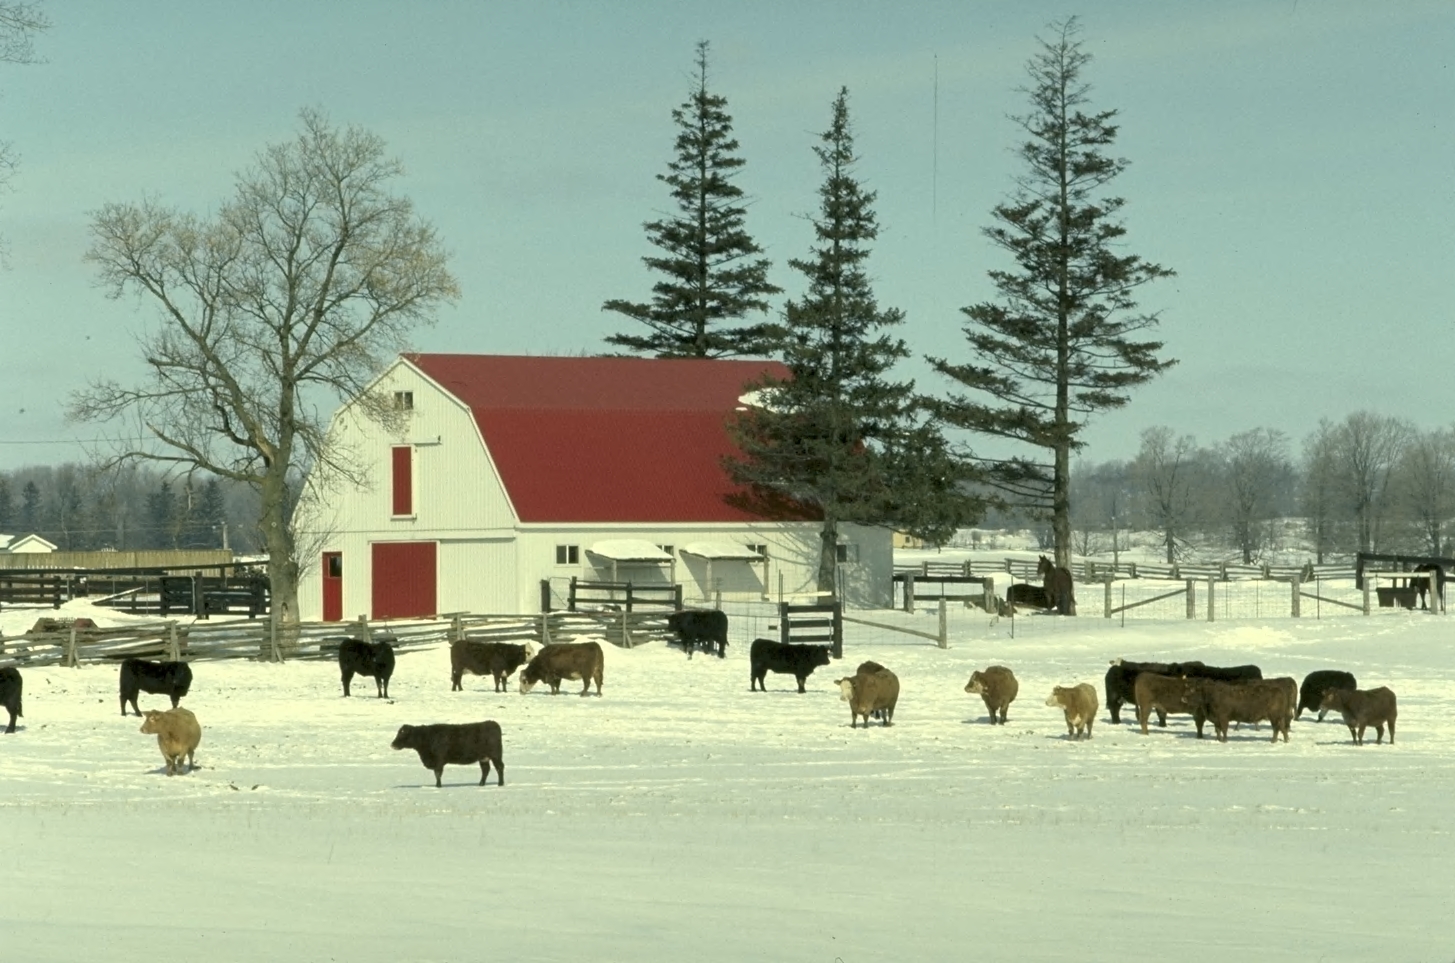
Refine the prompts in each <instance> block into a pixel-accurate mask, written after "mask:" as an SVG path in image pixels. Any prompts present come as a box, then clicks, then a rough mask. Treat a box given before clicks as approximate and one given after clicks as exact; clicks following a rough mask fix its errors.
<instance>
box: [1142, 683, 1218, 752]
mask: <svg viewBox="0 0 1455 963" xmlns="http://www.w3.org/2000/svg"><path fill="white" fill-rule="evenodd" d="M1203 684H1204V680H1202V679H1187V678H1183V677H1181V676H1171V675H1159V674H1157V673H1156V672H1140V673H1138V674H1137V681H1136V682H1134V683H1132V693H1133V696H1134V698H1135V699H1136V702H1137V724H1138V725H1140V726H1141V727H1142V735H1144V736H1145V735H1146V734H1147V720H1148V719H1149V718H1150V717H1151V715H1152V710H1153V709H1155V710H1157V715H1158V717H1159V721H1158V725H1163V724H1164V723H1163V722H1162V721H1161V720H1165V719H1166V715H1165V714H1166V713H1168V712H1178V713H1184V714H1188V715H1191V716H1192V718H1193V721H1194V722H1196V723H1197V737H1198V738H1199V739H1201V738H1202V726H1203V723H1204V722H1206V721H1207V716H1206V715H1204V714H1203V711H1202V703H1201V701H1200V698H1199V695H1198V692H1199V689H1200V687H1201V686H1202V685H1203Z"/></svg>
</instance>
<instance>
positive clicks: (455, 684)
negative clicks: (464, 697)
mask: <svg viewBox="0 0 1455 963" xmlns="http://www.w3.org/2000/svg"><path fill="white" fill-rule="evenodd" d="M464 674H465V673H464V672H463V671H461V672H451V673H450V691H451V692H459V691H461V690H462V689H464V688H465V687H464V686H462V685H460V677H461V676H463V675H464ZM495 691H496V692H499V691H500V689H499V687H498V686H497V687H496V689H495Z"/></svg>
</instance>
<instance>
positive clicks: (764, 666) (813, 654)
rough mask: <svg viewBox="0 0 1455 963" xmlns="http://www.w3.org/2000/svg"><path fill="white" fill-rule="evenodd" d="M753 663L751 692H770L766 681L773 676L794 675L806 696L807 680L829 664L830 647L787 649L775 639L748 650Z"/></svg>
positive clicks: (757, 640)
mask: <svg viewBox="0 0 1455 963" xmlns="http://www.w3.org/2000/svg"><path fill="white" fill-rule="evenodd" d="M748 660H749V662H751V663H752V667H751V669H750V672H751V675H750V677H749V681H748V685H749V689H750V691H757V690H758V689H762V690H763V691H764V692H767V691H768V686H767V685H766V684H765V683H764V681H763V679H764V677H765V676H767V674H768V673H769V672H786V673H790V674H791V675H792V676H793V677H794V678H795V679H797V680H798V691H799V692H803V691H804V688H803V680H804V679H807V678H808V677H809V676H810V675H811V674H812V673H813V670H814V669H816V668H818V667H819V666H821V665H828V664H829V647H828V646H826V645H784V644H783V643H782V642H774V641H773V640H772V639H754V640H753V645H752V648H751V649H749V650H748Z"/></svg>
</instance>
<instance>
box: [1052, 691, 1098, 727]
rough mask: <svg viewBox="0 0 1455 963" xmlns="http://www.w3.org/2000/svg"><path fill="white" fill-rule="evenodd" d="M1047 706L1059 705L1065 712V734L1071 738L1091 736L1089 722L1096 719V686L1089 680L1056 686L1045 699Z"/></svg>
mask: <svg viewBox="0 0 1455 963" xmlns="http://www.w3.org/2000/svg"><path fill="white" fill-rule="evenodd" d="M1046 705H1048V706H1060V707H1061V709H1062V710H1063V711H1064V712H1065V713H1066V735H1067V736H1068V737H1069V738H1072V739H1080V738H1082V737H1083V736H1085V737H1086V738H1087V739H1090V738H1091V724H1092V723H1093V722H1095V721H1096V710H1097V704H1096V687H1095V686H1093V685H1092V684H1091V683H1090V682H1082V683H1079V684H1077V685H1075V686H1069V687H1068V686H1059V685H1058V686H1056V687H1055V688H1054V689H1052V690H1051V696H1050V698H1048V699H1047V700H1046Z"/></svg>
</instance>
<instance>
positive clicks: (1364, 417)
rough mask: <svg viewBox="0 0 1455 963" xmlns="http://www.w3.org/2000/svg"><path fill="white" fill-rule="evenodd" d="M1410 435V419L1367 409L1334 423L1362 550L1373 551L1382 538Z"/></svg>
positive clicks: (1340, 471)
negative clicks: (1397, 471) (1392, 487)
mask: <svg viewBox="0 0 1455 963" xmlns="http://www.w3.org/2000/svg"><path fill="white" fill-rule="evenodd" d="M1410 435H1411V429H1410V426H1409V424H1408V423H1406V422H1404V421H1401V420H1399V419H1398V418H1391V417H1388V416H1386V415H1376V414H1374V413H1372V412H1368V411H1356V412H1354V413H1353V414H1352V415H1349V416H1348V417H1346V418H1345V419H1344V420H1343V421H1342V422H1340V423H1339V424H1338V425H1336V426H1334V429H1333V433H1332V436H1331V441H1332V445H1333V454H1334V458H1335V465H1336V466H1337V472H1338V478H1339V482H1340V485H1341V488H1342V492H1343V497H1344V501H1345V504H1346V506H1347V507H1348V508H1349V510H1350V511H1351V512H1352V514H1353V517H1354V525H1355V533H1356V535H1357V541H1358V549H1359V551H1361V552H1370V551H1373V550H1374V547H1375V546H1376V545H1378V544H1379V542H1380V535H1381V528H1382V525H1383V522H1384V519H1385V515H1386V513H1387V511H1388V509H1389V507H1390V495H1391V491H1390V482H1391V479H1392V477H1393V475H1394V468H1395V466H1396V465H1397V464H1398V463H1399V459H1400V456H1401V454H1402V453H1403V452H1404V448H1405V445H1406V444H1407V443H1408V441H1409V438H1410Z"/></svg>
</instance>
